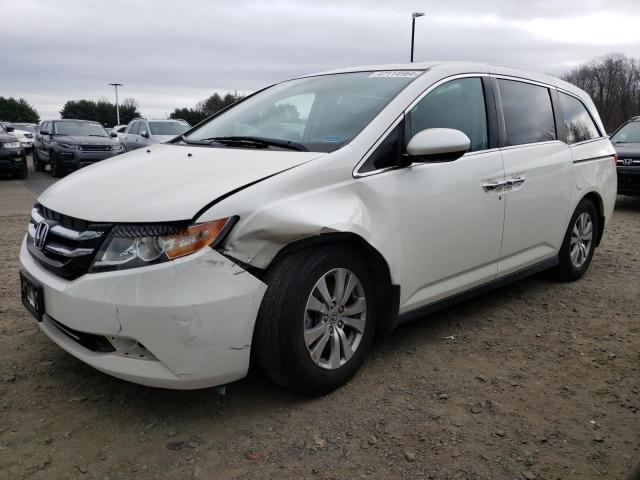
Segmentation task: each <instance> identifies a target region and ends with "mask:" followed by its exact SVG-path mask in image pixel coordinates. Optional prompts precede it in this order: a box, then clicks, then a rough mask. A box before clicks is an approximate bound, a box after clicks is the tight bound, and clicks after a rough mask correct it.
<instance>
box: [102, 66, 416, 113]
mask: <svg viewBox="0 0 640 480" xmlns="http://www.w3.org/2000/svg"><path fill="white" fill-rule="evenodd" d="M412 55H413V54H412ZM411 58H413V56H412V57H411ZM109 85H111V86H112V87H115V89H116V118H117V123H116V125H120V105H118V87H123V86H124V85H122V84H121V83H110V84H109Z"/></svg>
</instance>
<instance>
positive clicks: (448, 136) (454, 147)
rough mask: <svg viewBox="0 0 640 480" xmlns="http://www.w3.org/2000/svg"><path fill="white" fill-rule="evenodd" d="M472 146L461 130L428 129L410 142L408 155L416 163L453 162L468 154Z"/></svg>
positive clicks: (417, 134)
mask: <svg viewBox="0 0 640 480" xmlns="http://www.w3.org/2000/svg"><path fill="white" fill-rule="evenodd" d="M470 144H471V141H470V140H469V137H467V136H466V135H465V134H464V133H462V132H461V131H460V130H454V129H452V128H428V129H426V130H422V131H421V132H418V133H416V134H415V135H414V136H413V138H412V139H411V140H409V144H408V145H407V153H408V154H409V156H410V157H411V160H413V161H414V162H425V163H426V162H451V161H453V160H457V159H458V158H460V157H461V156H462V155H464V154H465V153H467V150H469V145H470Z"/></svg>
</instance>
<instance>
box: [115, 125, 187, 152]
mask: <svg viewBox="0 0 640 480" xmlns="http://www.w3.org/2000/svg"><path fill="white" fill-rule="evenodd" d="M190 128H191V125H189V124H188V123H187V122H185V121H184V120H147V119H146V118H136V119H134V120H132V121H131V122H129V125H127V129H126V130H125V131H124V133H122V134H120V135H119V140H120V143H121V144H122V146H123V147H124V148H125V150H126V151H127V152H130V151H132V150H136V149H138V148H142V147H147V146H149V145H154V144H156V143H164V142H168V141H169V140H172V139H174V138H175V137H177V136H178V135H182V134H183V133H184V132H186V131H187V130H189V129H190Z"/></svg>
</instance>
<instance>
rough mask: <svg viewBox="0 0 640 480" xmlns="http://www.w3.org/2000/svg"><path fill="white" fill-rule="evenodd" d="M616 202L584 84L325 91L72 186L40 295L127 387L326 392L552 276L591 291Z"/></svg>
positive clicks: (399, 71) (466, 73) (43, 311)
mask: <svg viewBox="0 0 640 480" xmlns="http://www.w3.org/2000/svg"><path fill="white" fill-rule="evenodd" d="M615 197H616V171H615V150H614V149H613V147H612V145H611V143H610V142H609V140H608V139H607V137H606V136H605V135H604V128H603V126H602V122H601V121H600V118H599V117H598V113H597V111H596V109H595V107H594V105H593V102H592V101H591V100H590V98H589V96H588V95H587V94H585V93H584V92H583V91H582V90H579V89H578V88H576V87H574V86H572V85H570V84H568V83H565V82H563V81H560V80H557V79H555V78H551V77H548V76H545V75H540V74H531V73H525V72H522V71H518V70H513V69H510V68H504V67H497V66H493V65H483V64H472V63H412V64H408V65H406V64H399V65H382V66H367V67H357V68H348V69H342V70H336V71H331V72H324V73H320V74H315V75H309V76H305V77H301V78H296V79H294V80H289V81H285V82H282V83H278V84H276V85H273V86H271V87H268V88H265V89H263V90H261V91H259V92H257V93H255V94H253V95H251V96H249V97H247V98H245V99H244V100H242V101H240V102H238V103H236V104H234V105H232V106H231V107H228V108H226V109H225V110H223V111H221V112H219V113H217V114H216V115H214V116H213V117H211V118H209V119H208V120H207V121H206V122H203V123H201V124H200V125H198V126H196V127H194V128H192V129H190V130H188V131H187V132H186V133H184V134H183V135H181V136H179V137H177V138H176V139H174V140H172V141H171V142H169V143H167V144H158V145H153V146H150V147H145V148H143V149H139V150H137V151H135V152H132V153H128V154H125V155H120V156H118V157H115V158H112V159H109V160H106V161H103V162H100V163H99V164H97V165H94V166H90V167H88V168H85V169H82V170H80V171H78V172H76V173H74V174H72V175H70V176H69V177H67V178H65V179H63V180H61V181H59V182H58V183H56V184H54V185H53V186H52V187H50V188H49V189H48V190H47V191H45V192H44V193H43V194H42V195H41V196H40V197H39V198H38V201H37V204H36V205H35V207H34V208H33V211H32V213H31V222H30V224H29V226H28V234H27V235H26V236H25V239H24V242H23V245H22V249H21V252H20V259H21V263H22V270H21V289H22V297H23V302H24V304H25V306H26V307H27V308H28V309H29V310H30V311H31V312H32V313H33V314H34V315H35V316H36V318H37V320H38V323H39V325H40V328H41V329H42V331H43V332H44V333H45V334H46V335H48V336H49V337H50V338H51V339H52V340H53V341H54V342H55V343H57V344H58V345H59V346H60V347H61V348H63V349H64V350H66V351H67V352H69V353H71V354H72V355H74V356H75V357H77V358H79V359H81V360H82V361H84V362H86V363H88V364H89V365H92V366H93V367H95V368H97V369H99V370H101V371H103V372H106V373H108V374H111V375H114V376H116V377H119V378H122V379H126V380H129V381H133V382H137V383H141V384H144V385H150V386H156V387H166V388H176V389H191V388H202V387H211V386H216V385H224V384H227V383H229V382H232V381H234V380H238V379H240V378H242V377H244V376H245V375H246V374H247V370H248V368H249V363H250V358H251V357H253V359H254V360H255V362H256V363H257V365H259V366H260V368H261V369H262V370H264V372H265V373H266V374H267V375H268V376H269V377H270V378H271V379H273V380H274V381H276V382H277V383H279V384H281V385H284V386H287V387H291V388H295V389H297V390H299V391H301V392H304V393H306V394H310V395H318V394H323V393H326V392H329V391H331V390H332V389H335V388H337V387H339V386H340V385H343V384H344V383H345V382H346V381H347V380H348V379H349V378H350V377H351V376H352V375H353V374H354V373H355V372H356V371H357V370H358V368H359V367H360V366H361V365H362V363H363V361H364V359H365V356H366V354H367V351H368V350H369V348H370V346H371V343H372V340H373V337H374V335H376V334H378V335H385V334H389V333H390V332H392V331H393V330H394V328H396V327H397V326H398V325H399V324H402V323H404V322H407V321H410V320H413V319H416V318H419V317H422V316H423V315H425V314H426V313H428V312H431V311H434V310H436V309H438V308H441V307H443V306H446V305H450V304H452V303H454V302H457V301H460V300H463V299H465V298H468V297H470V296H472V295H476V294H478V293H481V292H484V291H486V290H488V289H490V288H494V287H496V286H499V285H503V284H505V283H506V282H510V281H513V280H516V279H519V278H522V277H524V276H527V275H531V274H533V273H535V272H539V271H541V270H544V269H554V270H555V273H556V274H557V276H558V277H559V278H560V279H564V280H576V279H578V278H580V277H581V276H582V275H583V274H584V273H585V271H586V270H587V268H588V266H589V263H590V262H591V259H592V256H593V254H594V250H595V248H596V246H597V245H598V243H599V242H600V239H601V238H602V233H603V229H604V226H605V224H606V222H607V221H608V220H609V219H610V218H611V215H612V212H613V207H614V201H615Z"/></svg>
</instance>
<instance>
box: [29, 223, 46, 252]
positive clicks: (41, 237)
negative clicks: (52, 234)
mask: <svg viewBox="0 0 640 480" xmlns="http://www.w3.org/2000/svg"><path fill="white" fill-rule="evenodd" d="M48 234H49V224H48V223H47V222H40V223H39V224H38V226H37V227H36V236H35V238H34V239H33V244H34V245H35V246H36V248H37V249H38V250H42V249H43V248H44V243H45V242H46V241H47V235H48Z"/></svg>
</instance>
